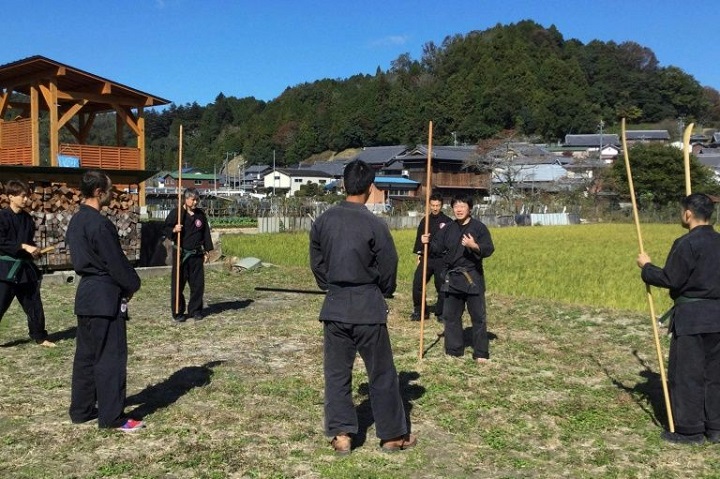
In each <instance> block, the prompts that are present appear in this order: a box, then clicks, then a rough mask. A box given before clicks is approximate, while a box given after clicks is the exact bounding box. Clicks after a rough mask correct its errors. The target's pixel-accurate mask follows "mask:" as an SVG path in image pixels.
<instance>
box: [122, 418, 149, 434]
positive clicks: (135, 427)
mask: <svg viewBox="0 0 720 479" xmlns="http://www.w3.org/2000/svg"><path fill="white" fill-rule="evenodd" d="M144 427H145V423H144V422H142V421H136V420H135V419H128V420H127V421H125V424H123V425H122V426H120V427H117V428H115V429H117V430H118V431H122V432H137V431H139V430H140V429H142V428H144Z"/></svg>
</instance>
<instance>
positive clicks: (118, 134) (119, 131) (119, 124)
mask: <svg viewBox="0 0 720 479" xmlns="http://www.w3.org/2000/svg"><path fill="white" fill-rule="evenodd" d="M124 126H125V120H124V119H123V117H122V115H120V114H116V115H115V146H124V145H123V132H124V131H125V129H124V128H123V127H124Z"/></svg>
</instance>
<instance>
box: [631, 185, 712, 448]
mask: <svg viewBox="0 0 720 479" xmlns="http://www.w3.org/2000/svg"><path fill="white" fill-rule="evenodd" d="M681 205H682V213H681V222H682V226H683V227H684V228H686V229H688V230H689V232H688V233H687V234H686V235H684V236H682V237H680V238H678V239H677V240H675V242H674V243H673V245H672V248H671V249H670V253H669V254H668V257H667V260H666V262H665V267H664V268H660V267H658V266H655V265H654V264H652V263H651V262H650V261H651V260H650V257H649V256H648V255H647V254H646V253H640V254H639V255H638V257H637V265H638V266H639V267H640V268H641V269H642V273H641V276H642V279H643V281H645V283H647V284H649V285H652V286H657V287H659V288H667V289H669V290H670V297H671V298H672V299H673V301H674V306H673V309H672V316H671V319H670V326H669V329H670V333H671V334H672V338H671V342H670V361H669V364H668V383H669V387H670V399H671V402H672V411H673V416H674V423H675V424H674V425H675V432H670V431H663V433H662V438H663V439H664V440H666V441H670V442H674V443H687V444H700V443H703V442H705V438H706V437H707V440H708V441H710V442H713V443H720V234H719V233H717V232H716V231H715V230H714V229H713V226H712V225H711V224H710V220H711V217H712V214H713V211H714V209H715V208H714V204H713V201H712V200H711V199H710V198H709V197H708V196H707V195H703V194H697V193H696V194H691V195H689V196H686V197H685V198H683V200H682V201H681Z"/></svg>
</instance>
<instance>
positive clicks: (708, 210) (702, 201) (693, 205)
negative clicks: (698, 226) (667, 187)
mask: <svg viewBox="0 0 720 479" xmlns="http://www.w3.org/2000/svg"><path fill="white" fill-rule="evenodd" d="M680 204H681V205H682V207H683V209H684V210H690V211H692V214H693V215H694V216H695V218H697V219H699V220H700V221H710V218H712V215H713V212H714V211H715V203H713V200H711V199H710V197H709V196H708V195H705V194H703V193H693V194H691V195H688V196H686V197H685V198H683V199H682V200H681V201H680Z"/></svg>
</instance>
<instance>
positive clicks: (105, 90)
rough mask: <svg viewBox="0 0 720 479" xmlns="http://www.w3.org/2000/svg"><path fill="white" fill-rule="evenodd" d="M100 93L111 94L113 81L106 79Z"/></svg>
mask: <svg viewBox="0 0 720 479" xmlns="http://www.w3.org/2000/svg"><path fill="white" fill-rule="evenodd" d="M100 93H102V94H103V95H109V94H111V93H112V83H110V82H108V81H106V82H104V83H103V86H102V89H101V90H100Z"/></svg>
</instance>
